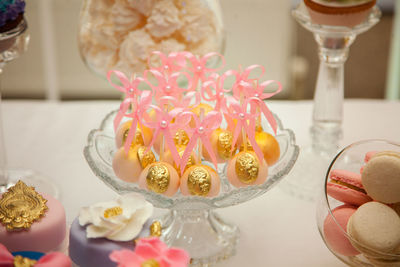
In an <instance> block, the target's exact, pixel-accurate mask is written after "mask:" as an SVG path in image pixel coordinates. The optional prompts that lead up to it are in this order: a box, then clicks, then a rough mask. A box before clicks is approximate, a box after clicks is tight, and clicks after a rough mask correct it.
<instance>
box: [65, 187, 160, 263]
mask: <svg viewBox="0 0 400 267" xmlns="http://www.w3.org/2000/svg"><path fill="white" fill-rule="evenodd" d="M152 212H153V206H152V205H151V204H150V203H148V202H147V201H145V199H144V198H143V197H142V196H141V195H139V194H137V193H129V194H126V195H121V196H119V197H118V198H117V199H116V200H115V201H109V202H102V203H97V204H94V205H92V206H90V207H84V208H82V209H81V211H80V214H79V217H78V218H76V219H75V220H74V221H73V223H72V225H71V230H70V241H69V255H70V257H71V259H72V261H73V262H74V263H75V264H76V265H78V266H81V267H111V266H117V264H116V263H114V262H113V261H111V260H110V258H109V255H110V254H111V253H112V251H115V250H123V249H129V250H133V249H134V248H135V240H136V239H139V238H141V237H149V236H151V235H154V236H159V235H161V226H160V224H159V222H152V221H151V219H150V216H151V215H152Z"/></svg>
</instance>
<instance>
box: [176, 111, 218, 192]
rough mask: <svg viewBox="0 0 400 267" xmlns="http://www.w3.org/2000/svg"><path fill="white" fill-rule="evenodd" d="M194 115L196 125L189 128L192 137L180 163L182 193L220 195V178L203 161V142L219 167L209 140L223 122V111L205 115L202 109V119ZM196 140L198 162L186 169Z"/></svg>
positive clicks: (215, 164) (215, 165)
mask: <svg viewBox="0 0 400 267" xmlns="http://www.w3.org/2000/svg"><path fill="white" fill-rule="evenodd" d="M192 116H193V118H194V120H195V122H196V127H195V128H190V129H188V130H187V131H189V132H190V133H191V134H192V137H191V139H190V141H189V143H188V145H187V146H186V149H185V152H184V153H183V156H182V159H181V164H180V166H181V172H182V173H183V172H184V173H183V175H182V178H181V185H180V189H181V193H182V194H183V195H196V196H203V197H214V196H216V195H218V193H219V191H220V179H219V176H218V174H217V172H216V171H215V170H213V169H212V168H210V167H209V166H206V165H203V164H202V163H201V161H200V159H201V154H202V152H201V150H202V144H201V143H202V142H203V144H204V146H205V148H206V149H207V150H209V154H210V157H211V159H212V162H213V163H214V167H215V169H217V160H216V157H215V154H214V151H213V149H212V147H211V143H210V142H209V138H210V134H211V133H212V132H213V130H215V129H216V128H217V127H218V126H219V125H220V124H221V121H222V116H221V113H219V112H216V111H212V112H209V113H208V114H207V116H205V117H204V110H201V111H200V119H199V118H197V116H196V115H194V114H193V113H192ZM203 117H204V119H203ZM196 142H197V159H198V162H197V163H196V164H195V165H193V166H191V167H189V168H188V169H187V170H186V171H184V169H185V166H186V164H187V159H188V158H189V155H190V153H192V152H193V149H194V147H195V145H196Z"/></svg>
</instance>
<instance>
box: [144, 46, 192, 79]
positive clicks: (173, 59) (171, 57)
mask: <svg viewBox="0 0 400 267" xmlns="http://www.w3.org/2000/svg"><path fill="white" fill-rule="evenodd" d="M151 55H152V56H158V58H159V60H160V63H161V66H159V67H155V66H151V60H150V58H151V56H150V57H149V58H148V61H147V62H148V65H149V68H150V69H152V70H156V71H158V72H160V73H164V74H166V75H169V74H171V73H174V72H177V71H180V70H181V69H183V68H184V67H185V65H186V59H185V56H184V55H183V54H182V53H181V52H173V53H169V54H168V56H166V55H165V54H163V53H162V52H160V51H153V52H152V53H151Z"/></svg>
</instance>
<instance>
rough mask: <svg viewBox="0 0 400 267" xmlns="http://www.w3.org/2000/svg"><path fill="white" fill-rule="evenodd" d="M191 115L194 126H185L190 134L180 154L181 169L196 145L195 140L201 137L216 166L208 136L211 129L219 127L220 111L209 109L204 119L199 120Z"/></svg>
mask: <svg viewBox="0 0 400 267" xmlns="http://www.w3.org/2000/svg"><path fill="white" fill-rule="evenodd" d="M203 112H204V111H203ZM192 117H193V119H194V122H195V127H194V128H189V127H186V128H187V129H186V131H187V132H188V133H189V134H191V135H192V136H191V138H190V140H189V143H188V145H187V146H186V149H185V152H184V153H183V156H182V159H181V162H180V168H181V171H182V170H184V169H185V166H186V164H187V160H188V158H189V156H190V153H191V152H192V151H193V149H194V147H195V145H196V141H197V140H198V139H201V141H202V143H203V144H204V146H205V148H206V149H207V151H208V152H209V154H210V156H211V160H212V162H213V164H214V166H215V168H217V160H216V157H215V154H214V151H213V149H212V146H211V144H210V140H209V137H210V134H211V133H212V131H214V130H215V129H217V128H218V127H219V125H220V124H221V121H222V116H221V113H219V112H216V111H211V112H209V113H208V114H207V115H206V116H205V117H204V119H203V120H202V121H200V119H199V118H198V117H197V116H196V115H194V114H193V115H192ZM200 150H201V149H200ZM200 152H201V151H200ZM199 158H200V159H201V155H200V156H199Z"/></svg>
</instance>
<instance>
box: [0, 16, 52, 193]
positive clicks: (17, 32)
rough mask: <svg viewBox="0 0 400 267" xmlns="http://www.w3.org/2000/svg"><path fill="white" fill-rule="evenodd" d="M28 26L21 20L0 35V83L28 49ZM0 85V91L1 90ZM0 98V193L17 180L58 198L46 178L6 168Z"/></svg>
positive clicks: (27, 171)
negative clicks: (6, 72)
mask: <svg viewBox="0 0 400 267" xmlns="http://www.w3.org/2000/svg"><path fill="white" fill-rule="evenodd" d="M27 30H28V24H27V22H26V20H25V19H23V20H22V21H21V22H20V24H19V25H18V26H17V27H15V28H14V29H12V30H9V31H7V32H3V33H0V82H1V78H2V75H3V70H4V67H5V65H6V64H7V63H8V62H10V61H12V60H14V59H16V58H18V57H19V56H20V55H21V54H22V53H24V52H25V51H26V50H27V48H28V43H29V34H28V31H27ZM1 88H2V87H1V84H0V89H1ZM0 91H1V90H0ZM1 118H2V110H1V96H0V193H3V192H4V191H6V190H7V188H9V187H10V186H12V185H14V184H15V183H16V182H17V181H18V180H22V181H23V182H25V183H26V184H27V185H30V186H34V187H35V188H36V189H37V190H38V191H39V192H42V193H46V194H49V195H52V196H54V197H56V198H58V197H59V191H58V189H57V187H56V186H55V185H54V184H53V183H52V182H51V181H50V180H48V179H47V178H45V177H42V176H41V175H40V174H37V173H35V172H34V171H31V170H10V169H8V168H7V159H6V147H5V138H4V132H3V123H2V121H1Z"/></svg>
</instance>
